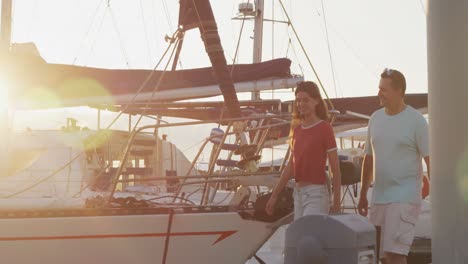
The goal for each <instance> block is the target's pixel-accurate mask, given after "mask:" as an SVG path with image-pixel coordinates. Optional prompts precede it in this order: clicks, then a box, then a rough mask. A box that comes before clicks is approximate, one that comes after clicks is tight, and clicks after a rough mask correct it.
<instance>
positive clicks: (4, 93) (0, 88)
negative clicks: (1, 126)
mask: <svg viewBox="0 0 468 264" xmlns="http://www.w3.org/2000/svg"><path fill="white" fill-rule="evenodd" d="M6 108H8V87H7V85H6V83H5V81H4V80H2V79H1V78H0V109H6Z"/></svg>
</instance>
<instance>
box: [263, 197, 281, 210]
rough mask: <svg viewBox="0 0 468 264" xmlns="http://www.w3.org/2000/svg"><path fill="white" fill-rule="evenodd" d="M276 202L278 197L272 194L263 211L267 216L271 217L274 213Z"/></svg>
mask: <svg viewBox="0 0 468 264" xmlns="http://www.w3.org/2000/svg"><path fill="white" fill-rule="evenodd" d="M276 200H278V196H276V195H273V194H272V195H271V197H270V199H268V202H267V204H266V206H265V211H266V213H267V214H268V215H273V213H274V212H275V204H276Z"/></svg>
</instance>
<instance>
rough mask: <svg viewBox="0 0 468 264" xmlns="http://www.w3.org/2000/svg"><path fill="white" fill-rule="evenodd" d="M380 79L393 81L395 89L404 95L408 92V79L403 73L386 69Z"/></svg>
mask: <svg viewBox="0 0 468 264" xmlns="http://www.w3.org/2000/svg"><path fill="white" fill-rule="evenodd" d="M380 78H382V79H383V78H387V79H391V80H392V87H393V89H398V90H400V91H401V93H402V94H403V95H405V92H406V79H405V76H404V75H403V73H401V72H400V71H398V70H394V69H388V68H385V69H384V70H383V72H382V73H381V74H380Z"/></svg>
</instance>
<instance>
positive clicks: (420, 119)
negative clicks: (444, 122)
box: [405, 105, 427, 123]
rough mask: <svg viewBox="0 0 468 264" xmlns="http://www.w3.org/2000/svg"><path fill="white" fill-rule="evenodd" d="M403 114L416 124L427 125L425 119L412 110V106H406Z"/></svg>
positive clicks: (419, 113)
mask: <svg viewBox="0 0 468 264" xmlns="http://www.w3.org/2000/svg"><path fill="white" fill-rule="evenodd" d="M405 112H406V113H407V115H408V116H409V117H410V118H411V119H413V120H415V121H417V122H423V123H427V121H426V118H425V117H424V116H423V115H422V114H421V112H419V111H418V110H416V109H414V108H413V107H412V106H410V105H408V106H407V108H406V111H405Z"/></svg>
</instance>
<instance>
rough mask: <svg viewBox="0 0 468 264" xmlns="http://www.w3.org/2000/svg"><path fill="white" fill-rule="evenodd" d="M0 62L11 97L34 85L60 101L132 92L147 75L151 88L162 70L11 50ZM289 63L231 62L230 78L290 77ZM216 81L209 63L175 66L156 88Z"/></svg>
mask: <svg viewBox="0 0 468 264" xmlns="http://www.w3.org/2000/svg"><path fill="white" fill-rule="evenodd" d="M0 65H1V68H0V71H1V74H2V76H3V77H2V78H4V79H6V82H7V83H8V86H9V87H10V95H11V96H12V97H13V99H15V98H16V99H24V98H25V97H30V95H31V94H34V91H36V90H38V89H40V90H46V91H48V92H49V93H51V94H53V95H54V98H57V99H59V100H61V101H67V100H74V99H84V100H82V101H83V102H86V98H91V97H99V96H110V97H112V96H118V95H124V94H134V93H136V92H137V91H138V90H139V89H140V87H141V86H142V85H143V83H144V82H145V80H146V79H147V78H148V77H149V76H150V78H149V79H148V81H147V82H146V83H145V85H144V87H142V90H141V92H153V91H154V89H155V87H156V85H157V83H158V81H159V79H160V77H161V74H162V71H152V70H143V69H134V70H121V69H100V68H92V67H82V66H74V65H64V64H51V63H46V62H45V61H44V60H43V59H42V58H41V57H38V56H34V55H29V54H28V55H25V54H15V53H9V54H6V55H3V56H2V59H1V60H0ZM290 66H291V61H290V60H289V59H276V60H272V61H267V62H263V63H256V64H244V65H235V66H234V69H233V71H232V79H233V81H234V82H249V81H255V80H262V79H270V78H287V77H291V74H290ZM231 67H232V66H228V67H227V69H228V70H229V71H231ZM217 84H218V81H217V79H216V77H215V76H214V74H213V68H212V67H207V68H198V69H190V70H178V71H170V72H166V73H165V74H164V77H163V79H162V80H161V83H160V85H159V88H158V91H167V90H175V89H182V88H186V89H196V87H200V86H208V85H217ZM103 91H105V93H104V94H103ZM155 99H157V98H155ZM42 100H47V98H43V99H42ZM69 106H70V105H69Z"/></svg>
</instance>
